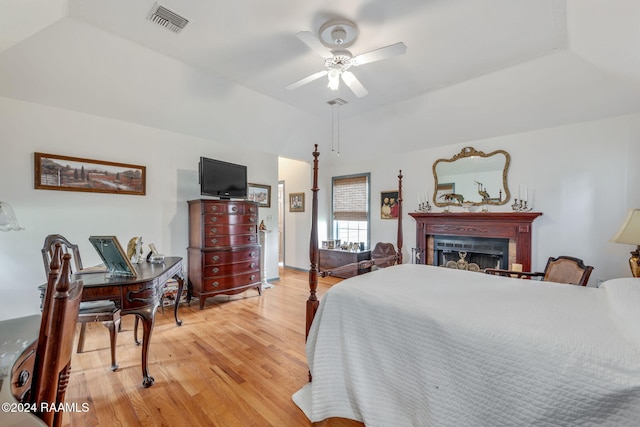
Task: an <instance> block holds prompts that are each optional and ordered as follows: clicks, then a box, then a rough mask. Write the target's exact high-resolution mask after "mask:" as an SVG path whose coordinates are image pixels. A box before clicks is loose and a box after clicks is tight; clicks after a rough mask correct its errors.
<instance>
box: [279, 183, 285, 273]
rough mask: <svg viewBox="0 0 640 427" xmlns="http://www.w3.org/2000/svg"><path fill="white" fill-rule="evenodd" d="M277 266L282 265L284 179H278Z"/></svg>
mask: <svg viewBox="0 0 640 427" xmlns="http://www.w3.org/2000/svg"><path fill="white" fill-rule="evenodd" d="M278 266H279V267H283V266H284V181H278Z"/></svg>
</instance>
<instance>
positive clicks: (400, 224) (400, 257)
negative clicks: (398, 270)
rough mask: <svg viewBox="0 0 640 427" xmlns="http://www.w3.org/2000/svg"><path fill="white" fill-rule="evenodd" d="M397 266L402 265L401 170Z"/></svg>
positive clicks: (399, 179)
mask: <svg viewBox="0 0 640 427" xmlns="http://www.w3.org/2000/svg"><path fill="white" fill-rule="evenodd" d="M397 244H398V264H402V244H403V237H402V169H400V172H399V173H398V237H397Z"/></svg>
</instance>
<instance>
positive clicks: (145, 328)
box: [134, 305, 158, 388]
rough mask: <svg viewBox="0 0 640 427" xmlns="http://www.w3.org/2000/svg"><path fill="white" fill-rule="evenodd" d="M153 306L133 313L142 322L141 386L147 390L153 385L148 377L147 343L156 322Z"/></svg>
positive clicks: (149, 340)
mask: <svg viewBox="0 0 640 427" xmlns="http://www.w3.org/2000/svg"><path fill="white" fill-rule="evenodd" d="M157 307H158V306H157V305H155V306H153V307H150V308H151V309H150V310H149V308H147V309H143V310H141V311H138V312H135V313H134V314H135V315H136V316H137V317H139V318H140V320H141V321H142V385H143V386H144V387H145V388H147V387H151V386H152V385H153V382H154V381H155V380H154V379H153V377H152V376H151V375H149V343H150V342H151V332H153V325H154V323H155V321H156V316H155V312H156V308H157Z"/></svg>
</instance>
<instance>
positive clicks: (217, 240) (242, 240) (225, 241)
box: [204, 234, 258, 248]
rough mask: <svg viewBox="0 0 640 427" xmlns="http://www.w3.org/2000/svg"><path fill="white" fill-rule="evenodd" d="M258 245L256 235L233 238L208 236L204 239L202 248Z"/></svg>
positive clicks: (241, 235) (238, 235) (242, 235)
mask: <svg viewBox="0 0 640 427" xmlns="http://www.w3.org/2000/svg"><path fill="white" fill-rule="evenodd" d="M256 243H258V235H257V234H237V235H235V236H209V237H205V238H204V247H205V248H212V247H216V246H237V245H255V244H256Z"/></svg>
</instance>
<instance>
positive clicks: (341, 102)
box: [327, 98, 347, 107]
mask: <svg viewBox="0 0 640 427" xmlns="http://www.w3.org/2000/svg"><path fill="white" fill-rule="evenodd" d="M346 103H347V101H345V100H344V99H342V98H336V99H332V100H331V101H327V104H329V105H331V106H335V105H337V106H338V107H339V106H341V105H344V104H346Z"/></svg>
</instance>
